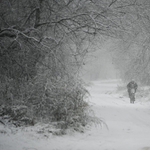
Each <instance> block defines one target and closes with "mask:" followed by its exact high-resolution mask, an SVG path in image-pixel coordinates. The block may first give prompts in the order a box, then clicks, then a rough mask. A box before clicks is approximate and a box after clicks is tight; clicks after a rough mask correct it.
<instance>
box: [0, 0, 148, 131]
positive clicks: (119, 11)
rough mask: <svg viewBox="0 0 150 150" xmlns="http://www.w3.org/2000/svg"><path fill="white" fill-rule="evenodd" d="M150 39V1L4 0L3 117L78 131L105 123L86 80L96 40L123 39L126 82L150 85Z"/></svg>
mask: <svg viewBox="0 0 150 150" xmlns="http://www.w3.org/2000/svg"><path fill="white" fill-rule="evenodd" d="M149 35H150V1H149V0H142V1H141V0H32V1H31V0H0V116H1V118H2V119H8V122H12V123H13V124H14V125H15V126H22V125H34V124H35V123H36V122H39V121H42V122H46V123H47V122H50V123H55V125H56V126H57V127H58V128H61V129H67V128H69V127H71V128H73V129H74V130H79V127H80V126H82V127H84V126H86V125H87V124H89V123H90V122H97V121H98V122H101V120H97V119H96V118H95V117H94V116H93V115H92V113H91V112H92V111H91V110H90V106H89V104H88V102H87V101H86V98H87V97H88V95H89V93H88V91H87V90H86V87H85V83H84V81H83V80H82V79H81V78H80V76H79V74H80V71H81V70H82V68H83V66H84V65H85V62H86V58H87V56H88V54H89V53H91V52H92V50H91V49H92V46H93V41H94V40H95V39H97V37H104V39H105V41H107V39H109V38H111V39H115V40H117V45H116V46H115V47H113V54H114V55H113V59H114V60H113V61H114V64H115V67H116V68H117V69H118V70H119V72H120V78H121V79H122V80H124V81H126V80H129V79H131V78H135V79H136V80H137V81H138V82H140V83H142V84H144V85H149V84H150V69H149V68H150V66H149V65H150V63H149V61H150V47H149V46H150V45H149V43H150V38H149V37H150V36H149ZM98 42H99V43H101V41H98ZM1 123H3V124H5V121H3V120H1Z"/></svg>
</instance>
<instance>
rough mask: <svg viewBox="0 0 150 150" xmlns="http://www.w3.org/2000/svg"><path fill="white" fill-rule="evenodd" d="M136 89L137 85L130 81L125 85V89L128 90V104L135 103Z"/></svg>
mask: <svg viewBox="0 0 150 150" xmlns="http://www.w3.org/2000/svg"><path fill="white" fill-rule="evenodd" d="M137 88H138V85H137V83H136V82H135V81H134V79H132V80H131V81H130V82H129V83H128V84H127V89H128V94H129V98H130V103H134V101H135V93H136V90H137Z"/></svg>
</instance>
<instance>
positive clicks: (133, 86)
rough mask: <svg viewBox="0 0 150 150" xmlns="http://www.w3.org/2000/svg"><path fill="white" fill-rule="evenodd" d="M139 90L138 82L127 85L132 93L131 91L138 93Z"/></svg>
mask: <svg viewBox="0 0 150 150" xmlns="http://www.w3.org/2000/svg"><path fill="white" fill-rule="evenodd" d="M137 88H138V85H137V83H136V82H133V81H131V82H129V83H128V84H127V89H128V92H130V91H131V89H135V92H136V90H137Z"/></svg>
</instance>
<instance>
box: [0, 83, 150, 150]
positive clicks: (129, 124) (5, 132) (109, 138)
mask: <svg viewBox="0 0 150 150" xmlns="http://www.w3.org/2000/svg"><path fill="white" fill-rule="evenodd" d="M116 87H117V82H116V81H115V80H113V81H112V80H111V81H95V82H93V83H92V86H91V87H89V91H90V93H91V98H90V104H91V105H92V108H93V110H94V112H95V115H96V116H97V117H99V118H102V119H103V120H104V121H105V122H106V124H107V125H108V129H107V128H106V127H105V126H103V127H102V128H101V126H93V127H92V128H90V129H89V130H87V132H85V133H74V134H68V135H64V136H54V135H52V134H46V135H43V134H39V133H37V132H35V130H37V129H40V128H42V127H43V126H41V125H40V124H38V125H36V126H35V127H29V128H22V129H18V131H17V130H14V129H13V130H12V129H11V128H8V127H4V126H3V125H0V150H150V103H149V102H148V101H147V102H146V101H142V100H137V101H136V102H135V104H130V103H129V99H128V98H127V97H124V96H122V94H118V93H116ZM44 129H46V127H45V128H44ZM41 130H42V129H41Z"/></svg>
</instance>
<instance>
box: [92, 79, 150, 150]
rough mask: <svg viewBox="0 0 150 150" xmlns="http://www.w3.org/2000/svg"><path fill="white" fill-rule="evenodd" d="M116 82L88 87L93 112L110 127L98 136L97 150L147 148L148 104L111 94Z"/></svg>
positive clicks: (149, 135)
mask: <svg viewBox="0 0 150 150" xmlns="http://www.w3.org/2000/svg"><path fill="white" fill-rule="evenodd" d="M115 83H116V82H115V81H113V82H95V83H94V85H93V87H92V88H91V89H90V91H91V95H92V100H91V101H92V102H93V108H94V110H95V113H96V115H97V116H98V117H103V118H104V120H105V122H106V123H107V125H108V128H109V131H106V130H104V129H102V131H101V135H99V136H100V137H99V141H101V142H102V144H101V146H100V148H99V149H102V150H105V149H106V150H150V105H149V104H148V103H142V102H138V101H137V102H136V103H135V104H130V103H129V99H128V98H125V97H121V96H119V95H118V94H115V93H114V91H113V89H116V84H115ZM111 91H112V92H111ZM95 149H96V148H95Z"/></svg>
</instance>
